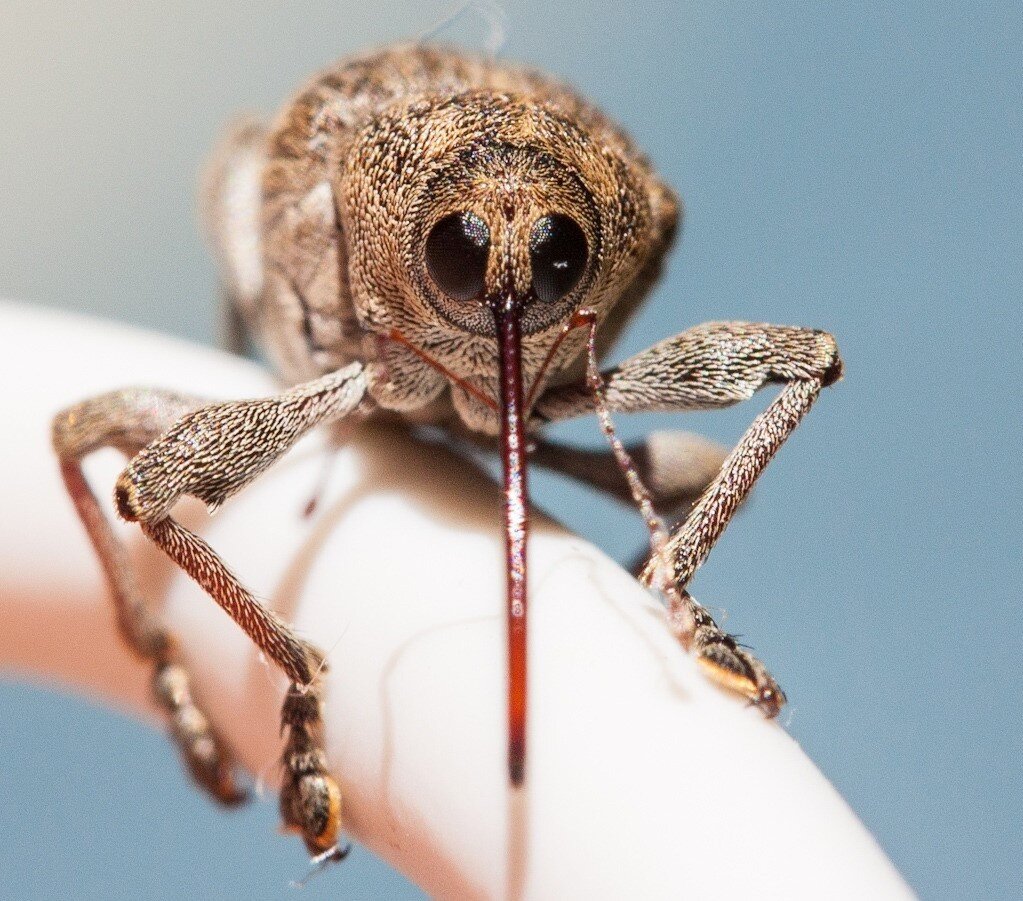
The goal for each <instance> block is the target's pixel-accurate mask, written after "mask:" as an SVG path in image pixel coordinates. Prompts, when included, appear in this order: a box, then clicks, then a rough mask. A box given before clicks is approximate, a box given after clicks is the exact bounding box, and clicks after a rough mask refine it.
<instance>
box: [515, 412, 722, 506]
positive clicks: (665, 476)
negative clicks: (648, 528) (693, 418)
mask: <svg viewBox="0 0 1023 901" xmlns="http://www.w3.org/2000/svg"><path fill="white" fill-rule="evenodd" d="M626 450H627V451H628V453H629V456H630V457H631V458H632V461H633V463H634V464H635V466H636V471H637V472H638V473H639V477H640V478H641V479H642V480H643V483H644V484H645V485H646V487H647V489H648V490H649V492H650V499H651V501H652V502H653V505H654V507H655V508H656V509H657V510H658V512H660V513H663V514H665V515H669V514H671V515H682V514H683V513H684V512H685V511H686V510H687V509H688V508H689V507H691V506H692V505H693V504H694V503H696V500H697V499H698V498H699V497H700V495H701V494H703V492H704V491H705V490H706V488H707V486H708V485H710V483H711V481H712V480H713V479H714V476H715V475H717V473H718V471H719V470H720V469H721V464H722V463H723V462H724V459H725V457H726V456H727V455H728V449H727V448H725V447H722V446H721V445H720V444H718V443H717V442H715V441H711V440H710V439H708V438H704V437H702V436H701V435H695V434H693V433H692V432H682V431H668V430H666V431H658V432H651V433H650V434H649V435H648V436H647V437H646V438H645V439H644V440H643V441H637V442H634V443H630V444H627V445H626ZM529 462H530V463H534V464H536V465H537V466H542V467H543V468H544V469H548V470H550V471H552V472H558V473H561V474H562V475H566V476H569V477H570V478H572V479H575V480H576V481H578V482H582V483H583V484H585V485H589V486H590V487H592V488H596V489H598V490H599V491H602V492H604V493H605V494H608V495H610V496H611V497H615V498H618V499H619V500H622V501H630V500H631V496H630V494H629V486H628V483H627V482H626V480H625V479H624V478H623V477H622V472H621V469H620V468H619V466H618V464H617V462H616V461H615V458H614V456H613V455H612V454H611V453H610V451H606V450H589V449H584V448H577V447H571V446H569V445H566V444H561V443H559V442H555V441H549V440H548V439H546V438H539V439H537V440H536V441H535V442H534V444H533V448H532V449H531V451H530V455H529Z"/></svg>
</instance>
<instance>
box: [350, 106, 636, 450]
mask: <svg viewBox="0 0 1023 901" xmlns="http://www.w3.org/2000/svg"><path fill="white" fill-rule="evenodd" d="M338 178H339V184H338V185H337V186H336V187H335V192H336V195H337V197H338V198H339V202H340V204H341V207H342V209H343V211H344V221H345V223H346V227H347V229H348V234H347V235H346V237H347V240H348V242H349V255H350V256H349V261H350V262H349V276H350V279H351V289H352V300H353V304H354V307H355V311H356V314H357V316H358V317H359V320H360V322H361V323H362V325H363V326H364V327H365V328H366V329H367V331H368V332H369V333H370V335H371V336H372V337H371V340H372V341H373V342H374V344H375V348H374V353H375V354H376V359H377V361H378V367H377V372H378V374H377V377H376V379H375V381H374V389H373V390H374V394H375V396H376V398H377V400H378V401H379V402H380V403H381V404H382V405H383V406H385V407H389V408H391V409H397V410H403V409H404V410H412V409H415V408H417V407H422V406H423V405H425V404H427V403H429V402H430V401H432V400H435V399H436V398H438V397H439V396H440V395H441V394H442V393H443V392H444V391H445V390H447V389H449V388H450V390H451V399H452V401H453V403H454V407H455V409H456V410H457V412H458V414H459V416H460V417H461V419H462V420H463V421H464V423H465V424H466V425H467V426H468V427H469V428H471V429H474V430H476V431H481V432H484V433H486V434H496V433H497V431H498V428H499V419H498V415H497V413H496V412H495V410H494V409H493V407H492V405H488V404H486V403H484V402H483V401H482V400H481V398H480V396H479V395H482V396H483V397H487V398H493V399H495V400H496V398H497V396H498V369H499V367H498V348H497V340H496V332H495V313H494V310H495V305H498V304H501V303H513V304H514V305H515V306H516V314H517V315H518V318H519V323H520V329H521V335H522V338H521V340H522V349H521V354H522V367H523V382H524V384H525V386H527V389H528V390H530V391H535V386H534V382H535V380H536V378H537V376H538V374H539V372H540V370H541V366H542V363H543V360H544V358H545V357H546V355H547V353H548V351H549V349H550V348H551V346H552V344H553V342H554V341H555V339H556V338H557V337H558V335H559V333H560V332H561V330H562V327H563V325H564V323H566V322H567V321H568V320H569V319H570V318H571V316H572V314H573V313H574V312H575V311H576V310H577V309H579V308H581V307H588V308H592V309H594V310H595V311H596V312H597V314H598V317H600V318H603V317H604V316H606V314H607V313H608V311H609V310H610V309H611V307H612V306H613V305H614V304H615V302H616V301H617V300H618V299H619V298H620V297H621V296H622V295H623V292H625V290H626V289H627V288H628V286H629V285H630V283H631V282H632V281H633V280H634V279H635V278H636V276H637V273H638V272H639V271H640V269H641V267H642V266H643V264H644V262H645V260H646V257H647V255H648V252H649V245H650V243H651V242H650V240H649V237H650V236H649V232H650V229H651V228H652V225H651V209H650V201H649V198H648V193H647V192H648V186H647V180H646V178H645V175H644V173H643V172H642V171H639V170H638V169H636V168H635V167H634V165H633V164H632V163H630V161H629V160H627V159H625V158H624V157H622V156H621V155H619V154H618V153H616V152H615V150H614V149H613V148H612V147H609V146H607V145H606V144H604V143H602V142H601V141H600V140H598V139H595V138H594V136H593V135H592V134H591V133H590V132H589V130H588V129H587V128H586V126H585V124H584V123H583V122H581V121H579V120H576V119H573V118H572V117H571V116H570V115H568V114H566V113H565V112H564V111H563V110H561V109H560V108H559V107H558V106H557V105H555V104H551V103H547V102H544V101H543V100H541V99H538V98H537V97H535V96H532V95H516V94H506V93H500V92H495V91H469V92H466V93H461V94H457V95H455V96H440V97H421V98H413V99H406V100H405V101H403V102H400V103H397V104H395V105H394V106H393V107H391V108H389V109H387V110H386V111H385V112H384V113H383V114H382V115H380V116H379V117H377V118H376V119H375V120H374V121H373V122H372V124H371V125H369V126H368V127H366V128H365V129H364V130H363V131H362V132H361V134H360V135H359V136H358V137H357V138H356V141H355V144H354V146H353V147H352V149H351V152H350V153H349V154H348V155H347V158H346V160H345V163H344V165H343V167H342V170H341V171H340V172H339V174H338ZM584 337H585V336H584V335H583V334H581V333H578V334H574V335H572V336H570V338H569V339H568V340H566V341H565V342H564V344H563V345H562V346H561V349H560V350H559V353H558V356H557V357H556V359H555V360H554V361H553V365H551V366H550V367H549V368H548V369H547V370H546V372H545V376H544V380H545V382H551V383H553V382H557V381H559V380H564V379H565V378H567V377H568V376H569V374H570V373H572V372H575V373H577V372H578V367H577V364H578V357H579V356H580V351H581V348H582V343H583V340H584ZM395 339H399V340H395ZM426 357H429V358H430V359H432V360H433V361H435V363H436V364H439V365H430V364H428V363H426V362H425V358H426ZM445 370H446V371H447V374H445V372H444V371H445ZM452 376H454V378H452ZM459 381H462V382H463V383H465V384H468V385H469V386H472V387H474V388H475V389H476V390H475V392H474V391H471V390H466V388H465V387H464V385H459V384H458V382H459Z"/></svg>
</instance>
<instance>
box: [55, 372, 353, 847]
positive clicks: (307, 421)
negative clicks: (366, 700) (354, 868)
mask: <svg viewBox="0 0 1023 901" xmlns="http://www.w3.org/2000/svg"><path fill="white" fill-rule="evenodd" d="M364 396H365V378H364V373H363V369H362V366H361V364H358V363H355V364H352V365H350V366H348V367H346V368H344V369H341V370H339V371H337V372H332V373H330V374H328V375H325V376H323V377H322V378H318V379H315V380H313V381H309V382H306V384H304V385H300V386H297V387H296V388H293V389H291V390H290V391H287V392H284V393H283V394H281V395H279V396H278V397H274V398H266V399H260V400H252V401H235V402H228V403H220V404H209V405H206V406H198V404H197V402H196V401H194V400H191V399H188V400H185V399H177V398H176V396H174V395H171V394H169V393H161V392H150V393H148V394H147V395H144V394H142V393H138V392H121V393H115V394H113V395H108V396H104V398H103V399H100V400H98V401H92V402H86V403H85V404H80V405H79V406H78V407H75V408H72V409H71V410H69V411H66V412H65V413H63V414H61V415H60V416H58V417H57V420H56V422H55V423H54V445H55V447H56V448H57V451H58V453H59V454H60V456H61V461H62V463H63V464H64V471H65V479H69V480H70V481H69V489H70V490H71V492H72V496H73V497H74V498H75V502H76V504H77V505H78V507H79V511H80V513H81V515H82V519H83V521H84V522H85V524H86V528H87V529H88V531H89V534H90V537H91V538H92V540H93V543H94V545H95V546H96V549H97V551H98V552H99V554H100V558H101V559H102V560H103V565H104V568H106V570H107V574H108V576H109V578H110V582H112V585H113V587H114V590H115V594H116V596H117V598H118V603H119V611H125V612H126V613H125V614H124V618H125V619H126V620H127V621H128V622H129V623H130V624H131V629H132V631H131V632H130V633H129V641H134V640H136V633H137V634H138V635H139V636H142V638H138V639H137V641H138V642H142V643H141V644H140V646H142V647H144V648H149V644H151V645H152V646H153V647H155V648H158V649H159V648H161V647H164V646H166V645H168V644H169V641H168V639H167V636H166V633H164V632H163V631H162V630H160V629H158V631H155V632H151V630H150V629H149V628H148V620H143V619H141V617H140V619H139V623H138V624H137V625H136V624H135V619H133V617H134V613H133V612H134V611H136V610H144V607H143V605H142V604H141V602H140V601H139V600H138V592H137V590H135V589H134V582H133V577H132V575H131V571H130V569H129V568H128V566H127V561H126V559H125V554H124V550H123V548H121V547H120V545H119V544H118V543H117V541H116V538H115V536H114V534H113V531H112V530H110V527H109V524H108V523H107V522H106V521H105V520H104V519H103V516H102V515H101V513H100V510H99V505H98V504H97V503H96V501H95V498H94V496H92V493H91V491H90V490H89V489H88V486H87V485H86V484H85V481H84V479H82V477H81V470H80V468H79V466H78V460H79V459H80V458H81V457H82V456H84V455H85V454H86V453H88V452H90V451H91V450H94V449H96V448H98V447H100V446H102V445H109V446H114V447H117V448H119V449H121V450H122V451H123V452H125V453H127V454H131V453H132V452H134V451H136V450H137V448H138V447H139V445H142V447H141V449H140V450H137V452H135V454H134V456H133V457H132V458H131V460H130V462H129V464H128V466H127V467H126V468H125V470H124V471H123V472H122V474H121V476H120V478H119V479H118V483H117V487H116V490H115V500H116V503H117V507H118V511H119V513H120V514H121V516H122V517H123V519H125V520H128V521H129V522H137V523H138V524H139V526H140V527H141V528H142V531H143V532H144V533H145V534H146V535H148V536H149V538H151V539H152V540H153V541H154V542H155V543H157V544H158V545H159V546H160V547H161V548H162V549H163V550H164V551H165V552H166V553H167V554H168V555H169V556H170V557H171V558H172V559H174V560H175V561H176V562H177V564H178V565H179V566H181V568H182V569H183V570H184V571H185V572H186V573H187V574H188V575H189V576H190V577H191V578H192V579H194V580H195V581H196V582H197V583H198V584H199V585H201V586H202V587H203V588H205V589H206V591H207V592H208V593H209V594H210V595H211V596H212V597H213V598H214V599H215V600H216V601H217V602H218V603H219V604H220V605H221V606H222V607H224V610H225V611H227V613H228V614H230V616H231V617H232V618H233V619H234V620H235V622H237V623H238V625H240V626H241V628H242V629H243V630H244V631H246V633H247V634H248V635H249V636H250V637H251V638H252V639H253V641H254V642H255V643H256V644H257V645H258V646H259V647H260V648H261V649H262V650H263V651H264V652H265V654H266V655H267V657H268V658H270V659H271V660H272V661H273V662H274V663H275V664H276V665H277V666H279V667H280V668H281V670H283V671H284V673H285V674H286V675H287V677H288V678H290V679H291V682H292V685H291V687H290V689H288V692H287V695H286V697H285V700H284V704H283V708H282V711H281V726H282V729H283V730H285V731H286V737H285V744H284V752H283V764H284V770H285V778H284V785H283V787H282V790H281V798H280V803H281V814H282V817H283V819H284V822H285V824H286V825H287V826H290V827H292V828H294V829H296V830H297V831H299V832H301V835H302V836H303V838H304V840H305V842H306V846H307V847H308V848H309V850H310V852H312V853H313V854H321V853H323V852H326V851H329V850H330V849H332V848H333V847H335V845H336V844H337V838H338V834H339V830H340V827H341V793H340V790H339V786H338V783H337V782H336V781H335V779H333V778H332V777H331V776H330V775H329V773H328V772H327V770H326V762H325V758H324V754H323V750H322V736H321V732H322V722H321V717H320V707H321V702H320V691H321V677H322V673H323V671H324V669H325V667H324V661H323V656H322V655H321V654H320V651H318V650H317V649H316V648H315V647H313V646H312V645H311V644H309V643H308V642H306V641H303V640H302V639H301V638H299V637H298V636H297V635H296V634H295V633H294V631H293V630H292V629H291V628H290V627H288V626H287V625H286V624H284V623H283V621H281V620H280V619H279V618H278V617H277V616H276V615H275V614H274V613H273V612H272V611H270V610H268V609H267V607H265V606H264V605H263V604H262V603H260V602H259V601H258V600H257V599H256V598H255V597H254V596H253V595H252V594H251V593H250V592H249V591H248V590H247V589H246V588H244V587H243V586H242V585H241V584H240V583H239V582H238V580H237V579H236V578H235V577H234V575H233V574H232V573H231V572H230V571H229V570H228V569H227V567H226V566H225V565H224V562H223V561H222V560H221V559H220V557H219V556H218V555H217V554H216V552H215V551H214V550H213V549H212V548H211V547H210V546H209V545H208V544H207V543H206V542H205V541H203V539H202V538H199V537H198V536H197V535H195V534H193V533H192V532H190V531H189V530H187V529H185V528H184V527H183V526H182V525H181V524H180V523H178V522H177V521H176V520H174V519H173V517H172V515H171V510H172V508H173V507H174V505H175V503H176V502H177V501H178V500H179V499H180V498H181V497H182V496H184V495H190V496H192V497H196V498H198V499H201V500H203V501H205V502H206V503H207V504H208V505H209V506H211V507H216V506H217V505H219V504H220V503H222V502H223V501H224V500H226V499H227V498H228V497H230V496H231V495H232V494H234V493H235V492H237V491H240V490H241V489H242V488H243V487H244V486H247V485H248V484H249V483H250V482H252V481H253V480H254V479H255V478H256V477H257V476H259V475H260V474H261V472H263V471H265V470H266V469H267V468H268V467H269V466H270V465H272V464H273V463H274V462H275V461H276V460H277V459H278V458H279V457H280V456H281V455H282V454H283V453H284V452H285V451H286V450H288V448H291V447H292V446H293V445H294V444H295V442H296V441H297V440H298V439H299V438H300V437H301V436H302V435H304V434H305V433H306V432H308V430H310V429H311V427H313V426H314V425H316V424H318V423H321V422H326V421H330V420H335V419H340V418H343V417H345V416H347V415H349V414H350V413H352V412H354V411H355V410H356V409H357V408H358V407H359V405H360V404H361V403H362V401H363V398H364ZM153 399H154V400H153ZM125 423H128V424H127V425H126V424H125ZM126 436H130V437H126ZM150 633H151V634H150ZM143 638H144V639H145V641H148V642H149V644H145V643H144V642H143ZM133 646H134V645H133ZM162 673H163V677H162V679H159V680H158V687H159V688H160V689H161V692H162V693H161V697H162V699H163V700H177V701H181V700H187V688H186V683H184V681H183V679H184V674H183V672H182V671H181V670H180V668H173V669H169V670H168V669H164V670H162ZM189 703H190V702H189ZM204 784H206V785H207V786H208V787H210V784H209V780H206V781H204ZM225 794H226V793H225Z"/></svg>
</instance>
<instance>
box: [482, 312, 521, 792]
mask: <svg viewBox="0 0 1023 901" xmlns="http://www.w3.org/2000/svg"><path fill="white" fill-rule="evenodd" d="M490 308H491V309H492V310H493V313H494V321H495V324H496V332H497V348H498V358H499V365H500V367H501V377H500V380H499V381H500V405H499V406H500V412H501V463H502V466H503V470H504V529H505V532H504V536H505V555H506V558H505V562H506V567H507V577H508V590H507V597H508V776H509V778H510V779H511V784H512V785H513V786H519V785H521V784H522V782H523V780H524V779H525V775H526V693H527V679H526V674H527V667H526V597H527V596H526V539H527V537H528V534H529V492H528V486H527V479H526V421H525V410H524V408H523V390H522V332H521V324H520V322H519V314H520V312H521V309H522V302H521V300H520V299H519V298H518V297H516V296H515V295H514V294H513V293H511V292H508V293H507V294H505V295H504V296H502V297H500V298H497V299H495V300H494V301H492V302H491V303H490Z"/></svg>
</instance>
